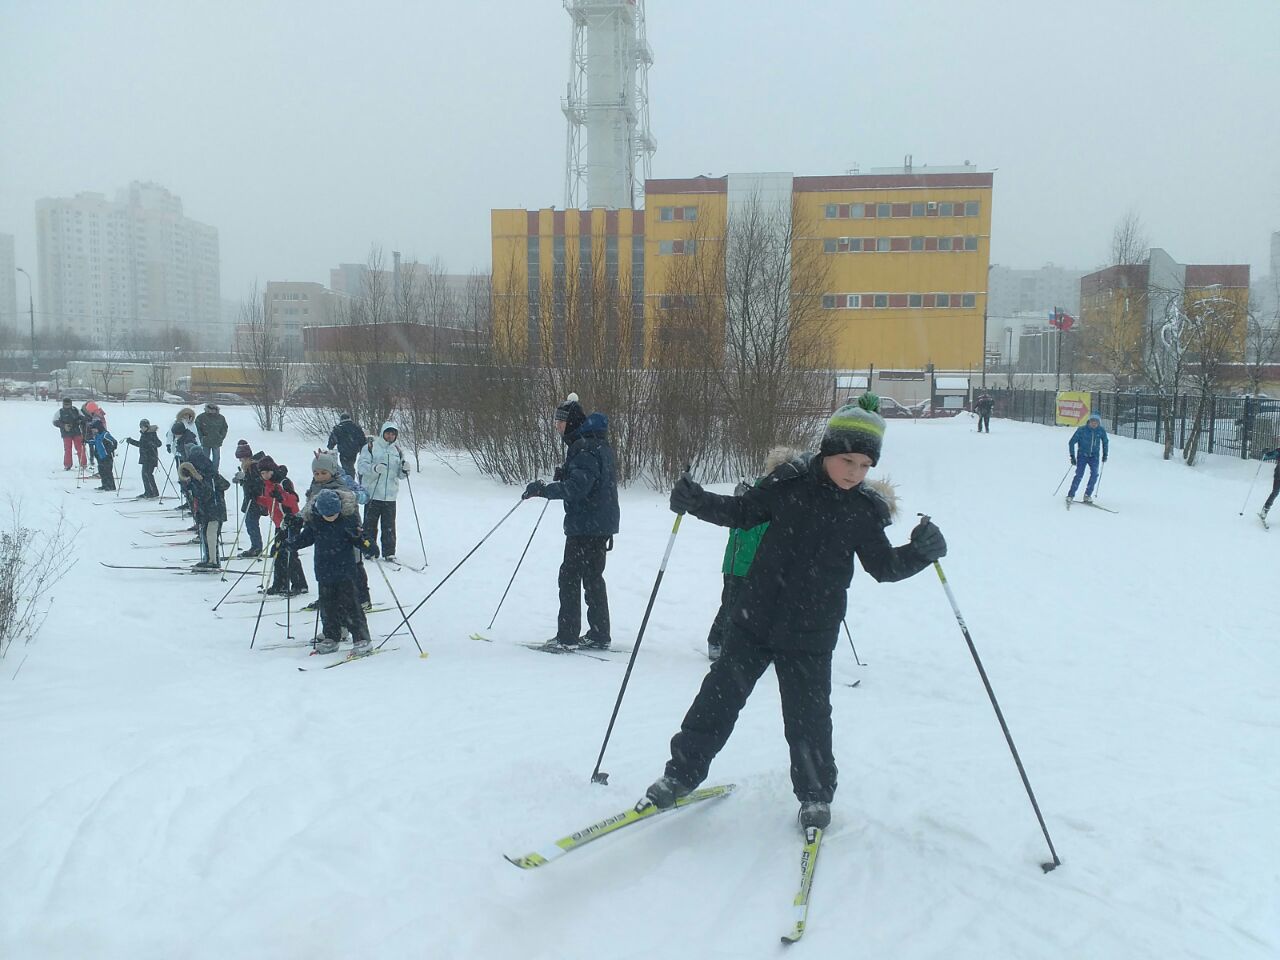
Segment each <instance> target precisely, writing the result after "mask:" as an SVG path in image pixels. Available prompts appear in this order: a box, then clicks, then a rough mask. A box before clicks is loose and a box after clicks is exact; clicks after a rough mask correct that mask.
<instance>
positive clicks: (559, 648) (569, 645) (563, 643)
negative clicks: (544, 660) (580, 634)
mask: <svg viewBox="0 0 1280 960" xmlns="http://www.w3.org/2000/svg"><path fill="white" fill-rule="evenodd" d="M538 649H539V650H543V651H546V652H547V653H572V652H573V651H574V650H577V649H578V639H577V638H576V637H569V638H567V639H566V638H561V637H552V638H551V639H550V640H548V641H547V642H546V643H544V644H542V646H540V647H539V648H538Z"/></svg>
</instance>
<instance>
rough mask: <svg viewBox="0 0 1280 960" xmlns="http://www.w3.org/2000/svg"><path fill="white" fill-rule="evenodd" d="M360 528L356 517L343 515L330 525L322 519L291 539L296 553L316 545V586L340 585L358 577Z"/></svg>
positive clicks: (308, 525) (310, 524) (318, 519)
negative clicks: (344, 581)
mask: <svg viewBox="0 0 1280 960" xmlns="http://www.w3.org/2000/svg"><path fill="white" fill-rule="evenodd" d="M359 542H360V527H359V526H358V525H357V523H356V518H355V516H354V515H346V516H342V515H340V516H339V517H338V519H337V520H334V521H333V522H332V523H330V522H329V521H328V520H326V519H324V518H323V517H319V518H317V519H315V520H312V521H311V522H310V523H308V524H307V525H306V526H305V527H303V528H302V530H300V531H299V532H298V533H297V534H295V535H294V536H291V537H290V538H289V549H290V550H293V551H295V552H296V551H298V550H301V549H302V548H303V547H309V546H311V545H312V544H313V543H314V544H315V545H316V555H315V564H316V568H315V569H316V582H317V583H338V582H340V581H342V580H352V579H354V578H355V576H356V551H355V548H356V546H357V545H358V544H359Z"/></svg>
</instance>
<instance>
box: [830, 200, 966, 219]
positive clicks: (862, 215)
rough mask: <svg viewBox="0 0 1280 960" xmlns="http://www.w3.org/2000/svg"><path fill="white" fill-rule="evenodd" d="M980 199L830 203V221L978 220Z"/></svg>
mask: <svg viewBox="0 0 1280 960" xmlns="http://www.w3.org/2000/svg"><path fill="white" fill-rule="evenodd" d="M979 209H981V204H980V203H979V201H977V200H954V201H952V200H946V201H942V200H917V201H916V202H914V203H828V204H827V205H826V212H825V216H826V218H827V219H828V220H864V219H865V220H887V219H889V218H890V217H896V218H901V217H976V216H977V215H978V211H979Z"/></svg>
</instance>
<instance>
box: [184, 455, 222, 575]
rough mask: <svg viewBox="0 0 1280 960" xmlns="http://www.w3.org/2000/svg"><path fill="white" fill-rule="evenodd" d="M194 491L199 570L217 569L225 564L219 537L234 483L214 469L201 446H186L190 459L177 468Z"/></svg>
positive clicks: (191, 491)
mask: <svg viewBox="0 0 1280 960" xmlns="http://www.w3.org/2000/svg"><path fill="white" fill-rule="evenodd" d="M178 474H179V476H180V477H181V478H182V479H183V480H185V481H186V482H187V490H188V492H189V493H190V494H191V516H192V518H193V519H194V520H195V523H196V539H197V540H198V541H199V542H200V562H199V563H197V564H196V565H195V567H196V569H197V570H218V569H220V568H221V566H222V563H221V559H220V554H219V550H218V547H219V540H220V539H221V535H222V524H223V523H225V522H226V519H227V502H226V499H225V498H224V497H223V493H224V492H225V491H226V490H227V488H228V487H230V486H231V484H229V483H227V481H226V480H224V479H223V478H222V476H221V475H220V474H219V473H218V471H217V470H216V469H214V466H213V461H212V460H210V459H209V455H208V454H206V453H205V452H204V449H203V448H201V447H199V446H195V445H192V446H189V447H187V458H186V460H184V461H183V463H182V466H181V467H179V468H178Z"/></svg>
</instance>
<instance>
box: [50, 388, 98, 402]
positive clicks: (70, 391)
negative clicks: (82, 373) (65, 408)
mask: <svg viewBox="0 0 1280 960" xmlns="http://www.w3.org/2000/svg"><path fill="white" fill-rule="evenodd" d="M58 399H59V400H106V399H108V398H107V397H106V395H105V394H102V393H99V392H98V391H97V390H94V389H93V388H92V387H63V388H62V389H61V390H59V391H58Z"/></svg>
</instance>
